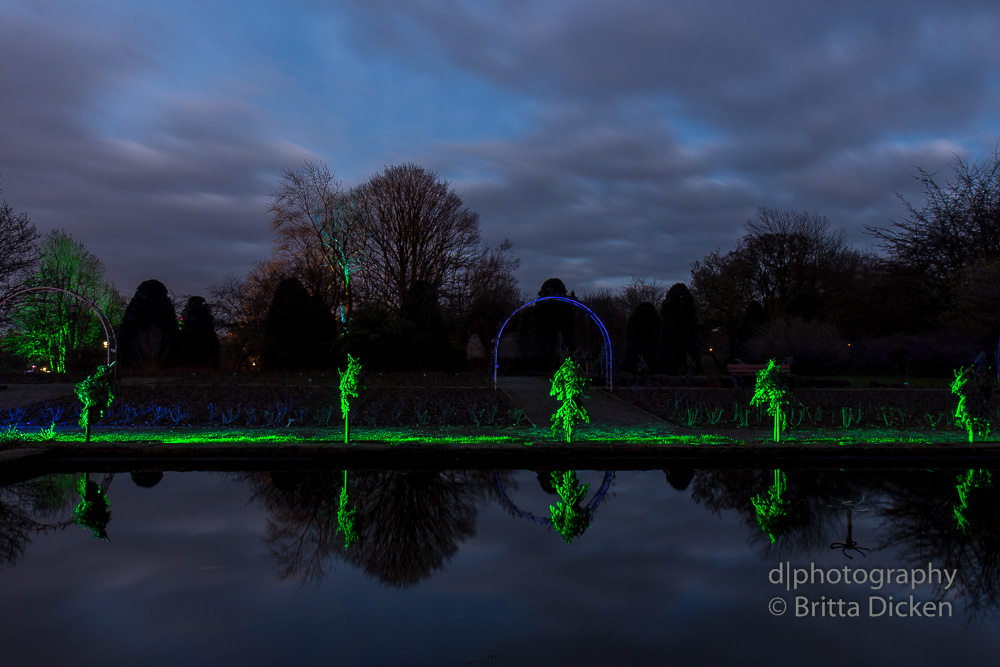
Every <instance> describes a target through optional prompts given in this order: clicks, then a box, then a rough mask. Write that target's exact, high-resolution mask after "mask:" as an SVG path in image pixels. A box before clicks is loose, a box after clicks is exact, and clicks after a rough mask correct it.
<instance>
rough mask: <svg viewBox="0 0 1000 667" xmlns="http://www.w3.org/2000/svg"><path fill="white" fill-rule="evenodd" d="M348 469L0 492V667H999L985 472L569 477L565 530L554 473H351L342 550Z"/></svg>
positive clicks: (138, 477)
mask: <svg viewBox="0 0 1000 667" xmlns="http://www.w3.org/2000/svg"><path fill="white" fill-rule="evenodd" d="M344 475H345V473H344V472H343V471H339V470H302V471H296V470H286V471H281V472H274V473H268V472H242V473H241V472H227V473H218V472H187V473H180V472H166V473H163V474H162V476H161V474H160V473H156V472H152V473H150V472H144V473H134V474H132V475H130V474H129V473H128V472H118V473H116V474H114V475H111V474H109V473H93V474H90V475H88V476H87V480H88V481H89V482H91V484H90V486H89V487H88V486H87V485H86V484H84V485H83V486H82V487H80V488H83V489H84V491H85V495H86V497H87V502H88V503H89V504H88V505H87V506H86V507H84V508H83V509H81V508H80V506H79V505H78V503H80V499H81V495H80V493H79V492H78V483H79V480H80V479H83V477H82V475H50V476H45V477H40V478H36V479H34V480H30V481H27V482H21V483H18V484H12V485H8V486H6V487H2V488H0V540H2V549H3V551H2V552H0V557H2V558H3V563H2V569H0V599H2V600H3V602H4V607H5V610H6V612H5V614H4V623H3V629H2V630H0V639H2V645H3V647H4V648H3V658H2V661H3V664H6V665H34V664H39V665H40V664H74V665H108V664H142V665H171V666H173V665H177V664H185V665H268V664H320V663H339V664H348V665H365V664H378V665H389V664H392V665H569V664H574V665H592V664H626V665H645V664H649V665H662V664H665V663H668V662H676V663H679V664H693V663H695V662H696V661H698V662H705V663H707V664H716V665H729V664H733V665H736V664H739V665H756V664H759V665H765V664H766V665H773V664H775V661H780V663H781V664H810V665H846V664H852V663H856V662H857V663H869V664H898V663H901V662H903V661H904V660H905V659H907V658H914V659H919V660H920V662H921V663H923V664H935V663H944V662H945V660H947V661H948V662H949V663H959V662H964V661H967V660H975V661H981V662H982V663H984V664H988V663H991V662H992V660H993V659H994V656H995V655H996V653H997V650H998V649H1000V638H998V637H997V635H996V630H997V620H996V619H997V609H998V600H1000V596H998V593H1000V559H998V554H1000V536H998V535H1000V532H998V531H997V527H998V526H1000V516H998V514H997V511H996V508H997V507H1000V504H998V503H997V502H996V501H997V499H998V491H997V490H996V488H995V487H1000V477H997V476H996V475H995V474H993V473H992V472H991V471H987V470H971V471H968V470H938V471H927V470H920V471H903V470H897V471H891V470H879V471H864V470H853V471H836V470H824V471H817V470H803V469H794V470H787V471H785V470H782V471H774V470H699V471H694V470H679V469H671V470H667V471H662V470H647V471H614V472H601V471H586V470H580V471H576V475H577V478H578V482H579V485H580V489H581V490H584V493H583V495H582V496H581V499H580V502H579V504H578V505H576V506H575V508H576V510H577V512H576V514H575V515H574V516H573V517H570V519H569V520H568V523H565V522H564V523H563V524H562V525H563V528H564V532H565V536H564V535H563V534H562V533H560V531H559V530H556V529H554V528H553V527H552V525H551V511H550V509H549V508H550V506H551V505H555V504H556V503H557V502H559V501H560V499H559V496H558V495H556V493H554V492H553V491H554V490H555V489H554V487H553V478H552V476H551V474H550V473H548V472H536V471H491V470H457V471H444V472H437V471H436V472H412V471H411V472H402V471H399V472H394V471H349V472H348V473H347V486H346V488H347V492H348V493H347V505H346V508H347V509H350V510H354V515H353V517H354V522H353V524H352V525H351V526H347V531H346V532H347V533H350V532H351V528H352V527H353V530H354V532H355V533H356V534H357V539H356V540H355V541H354V542H353V543H351V544H350V545H349V546H345V530H341V529H340V526H341V525H343V522H344V521H345V520H346V519H347V517H345V516H344V515H343V513H341V516H340V518H341V521H338V510H339V509H340V505H341V500H340V499H341V491H342V488H343V487H344ZM571 477H572V476H567V477H566V478H560V480H561V481H566V480H569V481H572V480H571V479H570V478H571ZM994 480H995V481H994ZM583 485H586V488H585V489H584V488H583ZM564 486H565V485H564ZM564 491H565V488H564ZM105 498H106V499H107V500H108V501H109V502H110V506H109V507H108V508H107V509H109V510H110V517H109V516H108V515H107V512H106V511H102V508H105V506H104V505H103V504H102V502H103V500H104V499H105ZM755 500H756V505H755V502H754V501H755ZM74 511H75V514H74ZM74 516H76V517H77V520H78V522H74V521H73V519H74ZM574 521H575V523H574ZM82 524H86V525H82ZM88 526H89V527H88ZM566 526H569V528H566ZM105 532H106V535H107V537H108V539H107V540H105V539H100V538H95V535H101V534H104V533H105ZM809 579H811V581H810V580H809ZM799 580H801V581H799ZM821 580H822V581H821ZM797 581H799V583H796V582H797ZM876 583H877V584H878V585H877V586H876ZM778 598H780V599H781V602H778V601H777V599H778ZM803 600H804V602H803ZM852 609H853V610H856V611H857V616H856V617H855V616H851V615H849V614H850V613H851V611H852ZM779 612H784V613H781V614H780V615H778V613H779ZM917 614H919V616H917Z"/></svg>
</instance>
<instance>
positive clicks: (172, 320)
mask: <svg viewBox="0 0 1000 667" xmlns="http://www.w3.org/2000/svg"><path fill="white" fill-rule="evenodd" d="M177 338H178V332H177V314H176V312H175V311H174V304H173V302H172V301H171V300H170V295H169V294H168V293H167V287H166V285H164V284H163V283H161V282H160V281H159V280H146V281H143V282H142V283H140V284H139V286H138V287H137V288H136V289H135V294H134V295H132V300H131V301H129V302H128V306H126V308H125V315H124V316H123V317H122V325H121V331H120V332H119V334H118V355H119V359H121V361H122V364H123V365H124V366H125V367H126V368H129V369H132V370H153V369H157V368H161V367H163V366H166V365H169V364H170V363H172V362H173V360H174V357H175V355H176V354H177Z"/></svg>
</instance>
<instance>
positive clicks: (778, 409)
mask: <svg viewBox="0 0 1000 667" xmlns="http://www.w3.org/2000/svg"><path fill="white" fill-rule="evenodd" d="M787 394H788V390H787V389H786V388H785V381H784V378H782V377H781V368H780V367H779V366H778V364H777V362H776V361H775V360H774V359H771V360H770V361H768V362H767V366H766V367H764V368H762V369H761V371H760V372H759V373H757V384H756V386H755V387H754V390H753V398H752V399H750V405H765V406H767V414H769V415H770V416H771V417H774V441H775V442H781V429H782V427H784V426H785V424H786V423H787V422H788V419H787V417H786V416H785V405H786V404H787V403H788V397H787Z"/></svg>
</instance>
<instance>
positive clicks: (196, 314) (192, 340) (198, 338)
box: [180, 296, 219, 368]
mask: <svg viewBox="0 0 1000 667" xmlns="http://www.w3.org/2000/svg"><path fill="white" fill-rule="evenodd" d="M180 329H181V331H180V361H181V363H183V364H184V365H186V366H193V367H196V368H218V367H219V337H218V336H217V335H216V333H215V317H214V316H213V315H212V309H211V307H209V305H208V302H207V301H205V298H204V297H201V296H192V297H189V298H188V300H187V303H186V304H185V305H184V310H183V311H181V321H180Z"/></svg>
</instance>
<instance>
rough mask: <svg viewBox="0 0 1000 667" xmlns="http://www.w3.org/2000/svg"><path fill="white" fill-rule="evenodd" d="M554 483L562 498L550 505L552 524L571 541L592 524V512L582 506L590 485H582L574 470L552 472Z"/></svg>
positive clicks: (567, 540)
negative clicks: (581, 503)
mask: <svg viewBox="0 0 1000 667" xmlns="http://www.w3.org/2000/svg"><path fill="white" fill-rule="evenodd" d="M552 485H553V486H554V487H555V489H556V493H558V494H559V497H560V498H562V500H561V501H557V502H556V504H555V505H549V511H550V512H551V513H552V525H553V526H555V527H556V530H558V531H559V534H560V535H562V537H563V539H564V540H566V542H567V543H569V542H572V541H573V538H574V537H579V536H580V535H583V531H585V530H586V529H587V527H588V526H589V525H590V512H588V511H587V510H586V509H584V508H581V507H580V501H582V500H583V499H584V497H585V496H586V495H587V489H589V488H590V485H589V484H582V485H581V484H580V480H579V479H577V476H576V472H574V471H572V470H566V471H563V472H554V473H552Z"/></svg>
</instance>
